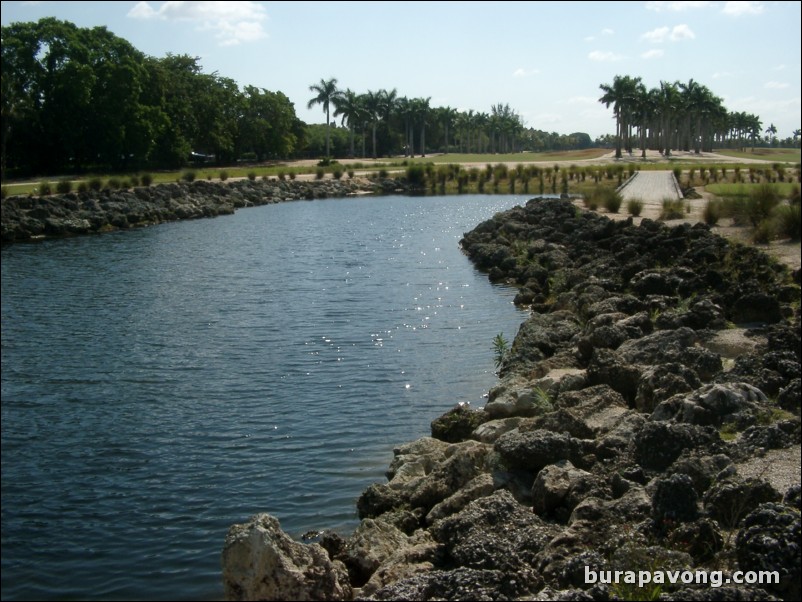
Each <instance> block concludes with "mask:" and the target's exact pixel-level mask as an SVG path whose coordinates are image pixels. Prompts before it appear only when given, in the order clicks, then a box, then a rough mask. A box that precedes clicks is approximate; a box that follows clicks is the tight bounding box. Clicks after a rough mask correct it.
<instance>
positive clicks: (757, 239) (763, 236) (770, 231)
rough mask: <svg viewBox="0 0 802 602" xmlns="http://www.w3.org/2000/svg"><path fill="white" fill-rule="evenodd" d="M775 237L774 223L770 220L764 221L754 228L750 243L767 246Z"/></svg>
mask: <svg viewBox="0 0 802 602" xmlns="http://www.w3.org/2000/svg"><path fill="white" fill-rule="evenodd" d="M774 236H775V230H774V222H773V221H772V220H770V219H764V220H763V221H762V222H760V223H759V224H757V226H755V231H754V232H753V233H752V242H754V243H756V244H762V245H767V244H769V243H770V242H771V240H772V239H773V238H774Z"/></svg>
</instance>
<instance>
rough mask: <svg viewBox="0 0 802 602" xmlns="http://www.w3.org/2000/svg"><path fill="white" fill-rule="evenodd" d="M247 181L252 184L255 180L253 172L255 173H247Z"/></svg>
mask: <svg viewBox="0 0 802 602" xmlns="http://www.w3.org/2000/svg"><path fill="white" fill-rule="evenodd" d="M248 179H249V180H250V181H251V182H253V181H254V180H255V179H256V172H255V171H249V172H248Z"/></svg>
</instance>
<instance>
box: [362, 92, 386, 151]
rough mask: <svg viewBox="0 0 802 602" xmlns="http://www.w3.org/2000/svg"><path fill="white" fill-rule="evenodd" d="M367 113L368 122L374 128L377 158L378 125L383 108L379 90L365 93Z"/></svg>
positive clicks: (374, 147)
mask: <svg viewBox="0 0 802 602" xmlns="http://www.w3.org/2000/svg"><path fill="white" fill-rule="evenodd" d="M364 107H365V113H366V115H367V118H368V123H370V125H371V127H372V128H373V158H374V159H375V158H376V125H377V124H378V122H379V117H380V115H381V108H382V93H381V91H379V92H371V91H370V90H368V93H367V94H365V102H364Z"/></svg>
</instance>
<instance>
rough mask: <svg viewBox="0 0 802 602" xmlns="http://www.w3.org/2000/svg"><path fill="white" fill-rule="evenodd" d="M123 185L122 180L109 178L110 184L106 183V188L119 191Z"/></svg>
mask: <svg viewBox="0 0 802 602" xmlns="http://www.w3.org/2000/svg"><path fill="white" fill-rule="evenodd" d="M121 185H122V182H120V178H109V180H108V182H106V188H109V189H110V190H119V188H120V186H121Z"/></svg>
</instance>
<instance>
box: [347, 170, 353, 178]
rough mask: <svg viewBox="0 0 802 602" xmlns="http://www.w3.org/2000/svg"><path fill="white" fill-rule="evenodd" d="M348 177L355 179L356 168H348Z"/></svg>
mask: <svg viewBox="0 0 802 602" xmlns="http://www.w3.org/2000/svg"><path fill="white" fill-rule="evenodd" d="M348 179H349V180H353V179H354V170H353V169H349V170H348Z"/></svg>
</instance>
